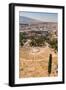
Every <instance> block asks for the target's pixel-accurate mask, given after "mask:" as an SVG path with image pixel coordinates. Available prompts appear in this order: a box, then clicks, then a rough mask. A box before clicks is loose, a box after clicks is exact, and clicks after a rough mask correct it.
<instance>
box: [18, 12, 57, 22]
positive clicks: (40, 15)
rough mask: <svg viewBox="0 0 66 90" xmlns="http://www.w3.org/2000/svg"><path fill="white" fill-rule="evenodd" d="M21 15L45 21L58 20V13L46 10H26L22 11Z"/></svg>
mask: <svg viewBox="0 0 66 90" xmlns="http://www.w3.org/2000/svg"><path fill="white" fill-rule="evenodd" d="M19 16H24V17H29V18H32V19H37V20H40V21H45V22H58V14H57V13H46V12H26V11H20V12H19Z"/></svg>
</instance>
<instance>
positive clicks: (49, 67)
mask: <svg viewBox="0 0 66 90" xmlns="http://www.w3.org/2000/svg"><path fill="white" fill-rule="evenodd" d="M51 70H52V54H50V55H49V62H48V76H50V74H51Z"/></svg>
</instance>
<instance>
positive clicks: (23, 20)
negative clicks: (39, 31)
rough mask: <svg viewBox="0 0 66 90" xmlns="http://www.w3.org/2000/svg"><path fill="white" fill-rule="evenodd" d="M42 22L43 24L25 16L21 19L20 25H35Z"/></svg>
mask: <svg viewBox="0 0 66 90" xmlns="http://www.w3.org/2000/svg"><path fill="white" fill-rule="evenodd" d="M40 22H42V21H40V20H36V19H32V18H28V17H24V16H20V17H19V23H20V24H35V23H40Z"/></svg>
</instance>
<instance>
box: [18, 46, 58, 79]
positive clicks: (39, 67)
mask: <svg viewBox="0 0 66 90" xmlns="http://www.w3.org/2000/svg"><path fill="white" fill-rule="evenodd" d="M32 49H33V48H32V47H20V49H19V57H20V58H19V78H25V77H26V78H27V77H48V60H49V54H50V53H51V54H52V72H51V75H50V76H57V75H58V74H57V73H56V67H57V65H58V56H57V53H55V52H54V50H52V49H51V48H49V47H48V46H46V47H40V48H39V50H40V51H39V52H37V53H33V52H32Z"/></svg>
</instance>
